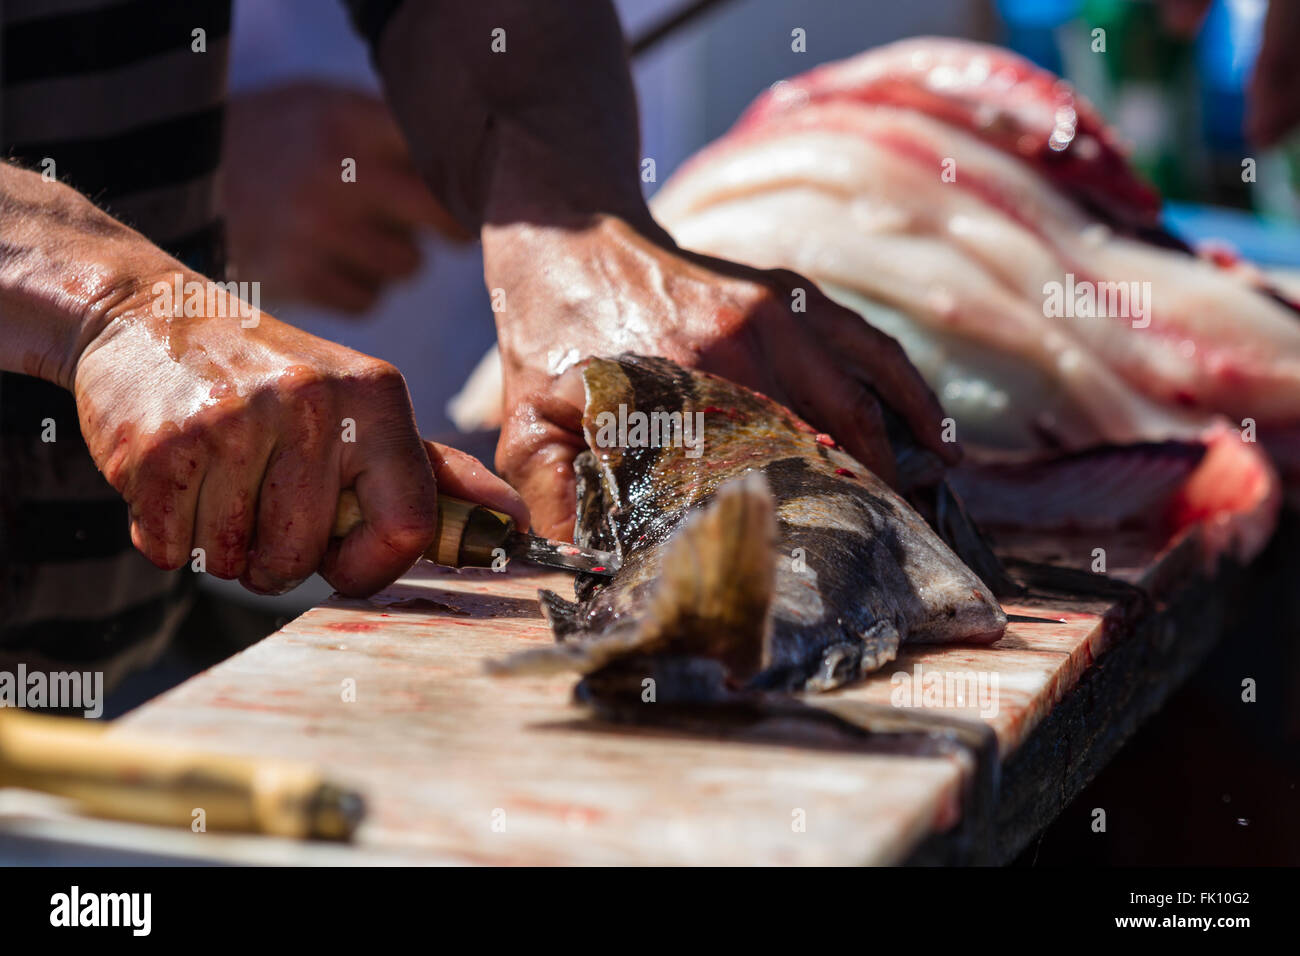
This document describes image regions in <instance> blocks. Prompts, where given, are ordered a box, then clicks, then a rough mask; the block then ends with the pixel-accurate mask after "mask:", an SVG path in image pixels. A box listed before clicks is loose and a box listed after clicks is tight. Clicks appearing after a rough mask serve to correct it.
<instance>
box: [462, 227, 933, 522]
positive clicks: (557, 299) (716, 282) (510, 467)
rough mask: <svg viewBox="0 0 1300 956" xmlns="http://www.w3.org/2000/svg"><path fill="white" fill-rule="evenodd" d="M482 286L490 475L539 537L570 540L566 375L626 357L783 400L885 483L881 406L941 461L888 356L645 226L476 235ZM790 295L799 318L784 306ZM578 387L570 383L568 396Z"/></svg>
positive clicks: (784, 295) (925, 391)
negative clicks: (490, 399) (491, 423)
mask: <svg viewBox="0 0 1300 956" xmlns="http://www.w3.org/2000/svg"><path fill="white" fill-rule="evenodd" d="M483 241H484V256H485V263H486V267H487V276H488V284H489V286H492V287H499V288H501V289H503V290H505V310H504V311H503V312H500V313H498V315H497V325H498V338H499V342H500V347H501V358H502V366H503V371H504V376H505V414H506V418H505V423H504V426H503V429H502V435H501V444H500V446H499V448H498V450H497V465H498V468H499V469H500V470H501V472H502V474H504V475H505V476H506V477H507V478H508V479H510V480H511V481H512V482H513V483H514V484H515V486H516V487H517V488H518V489H519V490H520V491H521V492H522V493H523V495H524V498H525V500H526V501H528V503H529V505H530V507H531V508H532V510H533V521H534V524H535V526H536V527H537V529H538V530H539V531H540V532H541V533H543V534H547V535H550V536H552V537H564V536H567V535H568V534H569V533H571V530H572V523H573V518H574V507H575V498H574V487H573V475H572V462H573V459H574V457H575V456H576V455H577V454H578V452H580V451H581V450H582V449H583V448H585V447H586V446H585V444H584V442H583V439H582V434H581V430H580V421H581V413H582V408H581V405H582V389H581V386H580V384H578V383H576V382H575V381H574V379H573V375H572V374H570V375H568V376H564V375H563V373H565V372H566V370H567V369H569V368H570V367H572V366H573V365H574V364H575V363H576V362H577V361H578V360H579V359H580V358H581V357H583V356H587V355H615V354H617V353H619V352H623V351H633V352H640V353H643V354H648V355H660V356H664V357H667V358H670V359H673V360H675V361H677V362H680V363H682V364H684V365H687V366H691V367H698V368H701V369H703V370H705V371H709V372H713V373H715V374H718V375H721V376H723V377H725V378H729V379H732V380H733V381H736V382H740V383H741V384H744V385H747V386H749V387H751V388H753V389H756V390H757V391H760V392H763V393H764V394H766V395H768V396H770V397H772V398H775V399H777V400H778V401H781V402H784V403H785V404H786V405H788V406H789V407H791V408H792V409H794V410H795V411H796V412H798V413H799V414H800V415H802V416H803V417H804V418H806V419H807V420H808V421H810V422H812V423H814V424H816V425H817V427H819V428H822V429H825V430H826V431H827V432H829V433H830V434H831V436H832V437H834V438H835V439H837V440H838V441H839V442H840V443H841V444H842V445H843V447H844V448H845V449H846V450H847V451H848V452H850V453H851V454H853V455H854V456H855V457H857V458H858V459H859V460H861V461H862V462H863V464H865V465H867V466H868V467H869V468H871V469H872V470H873V471H874V472H876V473H877V474H878V475H880V476H881V477H883V478H885V479H886V480H892V479H893V477H894V464H893V453H892V452H891V450H890V447H889V443H888V441H887V438H886V435H885V426H884V422H883V419H882V414H881V410H880V407H879V405H878V404H877V402H876V400H875V397H874V395H873V393H872V391H871V389H874V390H875V391H876V392H878V393H879V394H882V395H887V396H889V402H890V405H891V407H892V408H894V409H895V410H896V411H897V412H898V413H899V414H900V415H901V416H902V417H903V419H904V420H905V421H906V422H907V423H908V424H909V425H910V426H911V427H912V430H913V431H914V433H915V434H916V437H917V439H918V440H919V441H920V442H921V443H922V444H924V445H925V446H927V447H929V448H931V449H932V450H934V451H935V452H937V453H938V454H940V455H941V456H942V457H944V458H945V459H947V460H948V461H954V460H955V459H956V458H957V456H958V455H959V451H958V449H957V446H955V445H953V444H946V443H944V442H943V441H941V440H940V429H941V425H940V420H941V417H942V412H941V410H940V407H939V404H938V402H937V401H936V400H935V398H934V396H933V394H932V393H931V392H930V390H929V388H928V387H927V386H926V384H925V382H924V381H923V380H922V379H921V377H920V375H919V373H917V371H916V370H915V369H914V368H913V367H912V365H911V364H910V363H909V362H908V360H907V358H906V356H905V355H904V354H903V351H902V349H901V348H900V347H899V346H898V344H897V343H896V342H895V341H894V340H893V339H891V338H890V337H889V336H887V335H884V334H883V333H881V332H878V331H876V330H875V329H874V328H872V327H871V326H870V325H868V324H867V323H866V322H864V321H863V320H862V319H861V318H860V317H859V316H857V315H855V314H853V313H852V312H850V311H849V310H847V309H844V308H842V307H840V306H838V305H836V304H835V303H833V302H831V301H830V300H829V299H827V298H826V297H825V296H823V295H822V294H821V293H820V292H819V291H818V290H817V288H816V286H814V285H813V284H812V283H811V282H809V281H808V280H806V279H803V278H801V277H800V276H798V275H796V274H794V273H792V272H764V271H760V270H756V269H750V268H746V267H744V266H739V265H736V264H734V263H729V262H724V261H722V260H719V259H712V258H708V257H705V256H697V255H693V254H689V253H685V252H683V251H681V250H679V249H677V248H676V247H675V246H674V245H673V244H672V242H671V240H669V239H668V238H667V237H666V236H665V235H664V234H663V233H662V231H660V230H658V229H657V227H654V226H653V224H651V223H648V222H647V223H646V224H645V225H644V226H643V228H642V230H637V229H634V228H632V227H631V226H629V225H628V224H627V223H625V222H624V221H622V220H618V219H612V218H608V217H604V218H601V219H599V220H597V221H596V222H594V223H592V224H590V225H589V226H587V227H585V228H569V229H560V228H550V227H540V226H532V225H512V226H506V227H488V228H486V229H485V230H484V240H483ZM796 290H802V292H803V294H802V296H800V298H802V299H803V301H804V303H805V306H806V311H804V312H794V311H793V310H792V308H791V306H792V303H793V302H794V300H795V292H796ZM575 386H576V387H575Z"/></svg>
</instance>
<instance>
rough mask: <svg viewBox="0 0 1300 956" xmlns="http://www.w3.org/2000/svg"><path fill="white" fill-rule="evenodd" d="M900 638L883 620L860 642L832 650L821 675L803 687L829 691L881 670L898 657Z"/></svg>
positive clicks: (811, 678) (896, 631)
mask: <svg viewBox="0 0 1300 956" xmlns="http://www.w3.org/2000/svg"><path fill="white" fill-rule="evenodd" d="M899 640H900V635H899V633H898V628H896V627H895V626H894V624H893V622H892V621H879V622H877V623H876V625H875V626H874V627H872V628H870V629H869V630H868V631H867V632H866V633H865V634H863V635H862V639H861V640H860V641H846V642H844V643H842V644H834V645H832V646H830V647H828V648H827V649H826V651H825V653H824V654H822V660H821V664H820V665H819V666H818V668H817V672H816V673H815V674H813V675H812V676H811V677H809V678H808V679H807V680H806V681H805V682H804V685H803V689H804V690H807V691H816V692H821V691H828V690H834V689H835V688H836V687H841V686H843V685H844V684H847V683H849V682H851V681H856V680H857V679H858V678H860V677H861V676H862V675H863V674H869V673H871V672H872V671H875V670H879V669H880V668H882V667H884V666H885V665H886V664H888V663H889V662H890V661H892V660H893V659H894V658H895V657H896V656H897V655H898V644H899Z"/></svg>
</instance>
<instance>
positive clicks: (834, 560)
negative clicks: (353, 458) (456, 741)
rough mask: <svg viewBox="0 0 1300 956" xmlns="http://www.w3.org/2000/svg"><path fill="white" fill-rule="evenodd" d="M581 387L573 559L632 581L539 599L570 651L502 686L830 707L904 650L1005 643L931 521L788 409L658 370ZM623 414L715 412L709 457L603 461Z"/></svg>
mask: <svg viewBox="0 0 1300 956" xmlns="http://www.w3.org/2000/svg"><path fill="white" fill-rule="evenodd" d="M584 381H585V383H586V387H587V407H586V412H585V416H584V420H583V428H584V431H585V433H586V437H587V442H588V445H589V447H590V449H591V450H590V451H588V452H585V453H584V454H583V455H581V456H580V457H579V460H578V463H577V466H576V468H577V475H578V524H577V528H576V531H575V536H574V538H575V543H577V544H580V545H583V546H587V547H595V548H600V549H603V550H609V551H615V552H617V553H618V554H619V556H620V558H621V561H622V564H621V566H620V569H619V571H618V573H617V574H615V575H614V577H613V578H611V579H601V578H598V577H595V576H592V575H583V576H580V577H579V578H578V580H577V582H576V587H575V590H576V594H577V598H578V600H577V602H576V603H572V602H568V601H565V600H563V599H562V598H560V597H559V596H558V595H555V594H553V593H551V592H543V593H542V606H543V610H544V611H545V613H546V614H547V617H548V618H549V620H550V622H551V624H552V628H553V630H554V631H555V634H556V637H557V640H558V642H559V643H558V644H557V645H556V646H555V647H554V648H548V649H545V650H542V651H531V652H526V653H525V654H521V655H516V656H515V657H514V658H511V659H510V660H508V661H506V662H503V663H502V664H501V665H499V666H498V667H497V668H496V669H497V670H498V671H502V672H521V671H536V670H542V669H544V670H554V669H559V668H571V669H576V670H578V671H580V672H582V673H583V674H584V675H586V679H585V680H584V682H583V685H582V686H581V687H580V692H581V694H580V695H586V696H589V697H591V696H594V697H597V698H600V697H606V698H608V697H610V696H619V695H633V694H637V695H639V694H642V693H643V692H644V690H645V688H646V687H647V686H650V685H647V684H646V680H647V679H651V680H652V681H653V687H654V691H653V693H654V695H655V697H656V699H658V700H675V701H679V702H690V701H708V700H719V699H725V698H727V697H728V696H732V695H735V694H737V693H740V694H744V693H750V692H756V691H787V692H788V691H809V690H812V691H816V690H828V689H831V688H834V687H837V686H840V685H842V684H845V683H850V682H852V681H855V680H857V679H859V678H861V677H862V676H864V675H865V674H868V673H870V672H871V671H873V670H876V669H877V668H879V667H881V666H883V665H884V664H886V663H888V662H889V661H890V660H892V659H893V658H894V656H895V655H896V654H897V651H898V647H899V644H900V643H903V642H908V641H911V642H932V643H933V642H955V641H970V642H986V643H987V642H991V641H995V640H997V639H998V638H999V637H1001V636H1002V633H1003V630H1004V629H1005V626H1006V617H1005V615H1004V614H1003V612H1002V609H1001V608H1000V607H999V606H998V603H997V601H996V600H995V599H994V598H993V596H992V594H991V593H990V592H989V590H988V589H987V588H986V587H985V586H984V584H982V583H981V582H980V580H979V579H978V578H977V577H976V576H975V574H973V573H972V572H971V571H970V570H969V569H968V568H967V567H966V566H965V565H963V564H962V563H961V561H960V560H959V559H958V558H957V557H956V556H955V555H954V554H953V553H952V552H951V551H950V550H949V549H948V547H947V546H946V545H944V544H943V542H942V541H941V540H940V539H939V538H938V537H937V536H936V535H935V534H934V532H933V531H931V529H930V528H929V527H928V526H927V525H926V523H925V521H924V520H923V519H921V517H920V516H918V515H917V514H916V513H915V512H914V511H912V510H911V508H909V507H908V506H907V504H905V503H904V502H903V501H902V499H900V498H899V497H898V496H897V495H896V494H894V492H893V491H892V490H890V489H889V487H888V486H887V485H885V484H884V483H883V482H882V481H880V480H879V479H877V478H876V477H875V476H874V475H873V474H871V473H870V472H869V471H867V469H866V468H864V467H863V466H862V465H861V464H859V463H858V462H857V461H856V460H854V459H853V458H851V457H850V456H849V455H847V454H846V453H844V452H843V451H841V450H839V449H838V448H837V447H834V444H833V442H832V441H831V439H830V438H829V436H825V435H818V434H817V433H816V432H815V431H814V430H813V429H812V428H810V427H809V426H808V425H806V424H805V423H803V422H802V421H800V420H799V419H798V418H796V417H795V416H794V415H793V414H792V413H790V412H789V411H788V410H786V409H785V408H783V407H782V406H780V405H778V404H777V403H775V402H772V401H771V400H769V399H767V398H765V397H763V396H761V395H758V394H757V393H754V392H751V391H749V390H747V389H744V388H742V387H740V386H738V385H735V384H733V383H731V382H727V381H725V380H722V379H719V378H716V377H713V376H710V375H707V374H704V373H700V372H693V371H687V370H684V369H682V368H681V367H679V366H677V365H675V364H674V363H672V362H669V361H667V360H664V359H657V358H644V357H639V356H632V355H624V356H621V357H620V358H618V359H616V360H615V359H592V360H591V361H590V362H589V363H588V365H587V366H586V368H585V371H584ZM620 405H622V406H624V408H625V410H626V411H627V412H631V411H633V410H635V411H640V412H646V413H649V412H654V411H658V412H668V413H673V412H676V413H680V414H682V415H694V413H696V412H702V413H703V416H704V429H703V435H702V437H703V446H702V453H701V454H700V455H699V457H694V458H692V457H690V456H689V455H688V454H687V450H686V449H685V448H683V447H659V448H655V447H634V448H629V447H619V446H613V447H602V444H601V442H600V440H599V439H600V438H601V432H600V428H599V423H600V419H599V418H598V416H599V415H600V413H601V412H611V413H614V414H615V415H617V414H618V412H619V406H620ZM692 420H694V419H692ZM605 437H609V436H608V434H606V436H605Z"/></svg>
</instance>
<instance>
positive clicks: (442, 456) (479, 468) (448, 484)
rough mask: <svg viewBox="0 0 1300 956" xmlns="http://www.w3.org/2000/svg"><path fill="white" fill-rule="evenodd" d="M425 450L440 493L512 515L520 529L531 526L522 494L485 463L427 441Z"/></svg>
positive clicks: (453, 449) (455, 449) (456, 450)
mask: <svg viewBox="0 0 1300 956" xmlns="http://www.w3.org/2000/svg"><path fill="white" fill-rule="evenodd" d="M424 450H425V451H426V452H428V455H429V464H430V465H432V466H433V475H434V478H436V479H437V482H438V493H439V494H444V493H445V494H448V495H451V496H453V497H455V498H463V499H465V500H466V501H473V502H474V503H476V504H480V505H486V506H487V507H489V508H492V509H494V510H496V511H501V512H504V513H505V514H508V515H510V517H512V518H514V519H515V522H516V524H517V525H518V526H519V527H520V528H527V527H528V526H529V520H530V519H529V516H528V506H527V505H525V504H524V500H523V499H522V498H520V497H519V493H518V492H517V491H515V490H514V489H513V488H511V487H510V486H509V485H508V484H506V483H505V482H504V481H502V480H501V479H500V478H498V477H497V476H496V475H494V474H492V471H491V469H489V468H488V467H487V465H485V464H483V462H481V461H479V460H478V459H477V458H475V457H474V456H473V455H468V454H466V453H465V452H463V451H460V450H459V449H457V448H450V447H448V446H447V445H439V444H437V443H436V442H431V441H427V440H426V441H425V443H424Z"/></svg>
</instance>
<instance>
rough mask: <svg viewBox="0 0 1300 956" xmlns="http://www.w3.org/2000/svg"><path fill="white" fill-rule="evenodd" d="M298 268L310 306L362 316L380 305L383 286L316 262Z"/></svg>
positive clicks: (330, 262)
mask: <svg viewBox="0 0 1300 956" xmlns="http://www.w3.org/2000/svg"><path fill="white" fill-rule="evenodd" d="M297 268H298V269H299V270H300V271H299V275H300V276H301V278H300V279H299V280H298V283H297V284H298V287H299V288H300V289H301V290H302V294H303V295H304V296H305V297H306V299H307V301H308V302H311V303H314V304H316V305H321V306H324V307H325V308H328V309H333V310H335V311H337V312H344V313H347V314H348V315H361V314H362V313H365V312H369V311H370V310H371V309H372V308H374V305H375V303H376V302H378V301H379V293H380V291H381V289H382V285H381V283H380V282H379V281H378V280H374V279H371V278H368V277H362V276H359V275H357V274H356V273H355V272H354V271H352V270H351V269H348V268H347V267H345V266H342V265H338V264H336V263H334V262H332V261H328V260H323V259H318V258H313V259H312V260H311V261H310V262H304V263H303V264H302V265H300V266H298V267H297Z"/></svg>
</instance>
